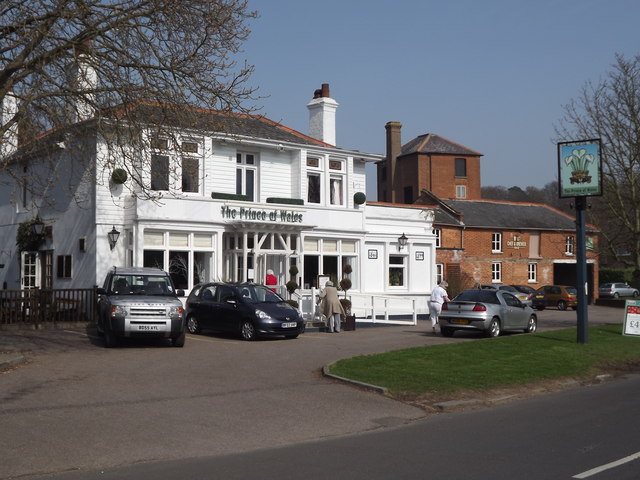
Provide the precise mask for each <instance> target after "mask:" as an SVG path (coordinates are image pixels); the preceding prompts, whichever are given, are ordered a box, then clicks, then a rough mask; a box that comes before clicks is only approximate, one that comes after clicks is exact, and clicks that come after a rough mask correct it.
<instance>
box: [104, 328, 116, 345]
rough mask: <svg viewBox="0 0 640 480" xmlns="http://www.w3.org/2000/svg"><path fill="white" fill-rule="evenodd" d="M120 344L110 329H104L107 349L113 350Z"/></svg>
mask: <svg viewBox="0 0 640 480" xmlns="http://www.w3.org/2000/svg"><path fill="white" fill-rule="evenodd" d="M117 344H118V338H117V337H116V335H115V334H114V333H113V332H112V331H111V330H109V329H108V328H105V329H104V346H105V347H107V348H113V347H115V346H116V345H117Z"/></svg>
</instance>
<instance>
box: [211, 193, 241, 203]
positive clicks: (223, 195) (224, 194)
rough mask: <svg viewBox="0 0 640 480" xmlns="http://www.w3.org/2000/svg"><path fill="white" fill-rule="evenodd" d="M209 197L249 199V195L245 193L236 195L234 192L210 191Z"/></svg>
mask: <svg viewBox="0 0 640 480" xmlns="http://www.w3.org/2000/svg"><path fill="white" fill-rule="evenodd" d="M211 198H213V199H218V200H239V201H241V202H248V201H249V197H247V196H246V195H236V194H235V193H222V192H211Z"/></svg>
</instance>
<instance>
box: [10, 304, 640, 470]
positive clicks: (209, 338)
mask: <svg viewBox="0 0 640 480" xmlns="http://www.w3.org/2000/svg"><path fill="white" fill-rule="evenodd" d="M622 318H623V313H622V310H616V309H610V308H606V307H596V306H593V307H589V321H590V324H595V323H620V322H621V321H622ZM539 319H540V328H541V329H542V330H544V329H546V328H561V327H568V326H574V325H575V321H576V313H575V312H573V311H567V312H559V311H556V310H545V311H544V312H541V313H540V314H539ZM429 330H430V325H428V323H427V322H420V323H419V324H418V325H417V326H410V327H407V326H393V327H376V328H359V329H357V330H356V331H355V332H343V333H340V334H327V333H312V332H310V333H305V334H303V335H301V336H300V337H299V338H298V339H296V340H289V341H285V340H267V341H259V342H242V341H240V340H237V339H236V338H232V337H224V336H215V335H203V336H189V337H188V339H187V344H186V346H185V347H184V348H183V349H178V348H172V347H169V346H167V345H168V344H158V343H149V342H136V343H128V344H126V345H124V346H123V347H122V348H117V349H104V348H102V343H101V340H100V339H99V338H97V337H95V336H93V335H92V331H91V330H87V331H83V330H77V329H71V330H58V331H12V332H0V351H5V352H6V351H8V350H12V351H14V352H21V353H23V354H25V355H26V356H27V358H28V359H29V363H27V364H25V365H21V366H18V367H15V368H12V369H10V370H8V371H6V372H4V373H2V374H0V386H1V388H0V451H1V452H2V461H1V462H0V478H3V479H6V478H15V477H21V478H35V477H37V476H51V475H53V474H59V473H63V472H69V471H96V472H109V471H113V469H116V468H118V467H123V466H128V465H134V464H139V463H147V464H148V462H157V461H166V460H183V459H194V458H209V457H212V456H222V455H229V454H238V453H246V452H259V451H263V450H264V449H265V448H273V447H287V448H294V447H293V446H294V445H305V444H307V443H308V442H315V441H318V440H325V441H326V440H329V439H339V438H342V437H344V436H352V435H357V434H363V433H367V432H379V431H387V430H389V431H394V430H396V429H398V428H399V427H405V426H409V425H411V426H412V425H413V424H415V423H416V422H417V423H420V421H424V420H428V419H429V417H431V416H434V415H432V414H427V413H426V412H425V411H423V410H421V409H418V408H415V407H412V406H409V405H405V404H403V403H400V402H397V401H394V400H391V399H388V398H386V397H384V396H382V395H378V394H372V393H370V392H368V391H364V390H360V389H357V388H353V387H350V386H345V385H344V384H341V383H338V382H334V381H330V380H328V379H326V378H324V377H322V375H321V368H322V366H323V365H326V364H327V363H330V362H333V361H335V360H337V359H340V358H346V357H351V356H354V355H360V354H368V353H376V352H382V351H388V350H393V349H398V348H406V347H411V346H418V345H430V344H440V343H449V342H460V341H473V340H475V339H476V338H478V337H475V336H472V335H464V336H456V337H454V338H453V339H445V338H442V337H440V336H437V337H434V336H432V335H430V334H429V333H428V331H429ZM435 417H439V416H438V415H435ZM440 417H445V416H443V415H440ZM296 448H297V447H296ZM638 450H640V448H639V449H638ZM341 455H344V454H341ZM184 478H186V477H184ZM192 478H196V477H192ZM211 478H213V477H211ZM217 478H224V476H220V477H217ZM290 478H292V477H290ZM378 478H382V477H378Z"/></svg>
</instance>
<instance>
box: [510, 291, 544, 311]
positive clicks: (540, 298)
mask: <svg viewBox="0 0 640 480" xmlns="http://www.w3.org/2000/svg"><path fill="white" fill-rule="evenodd" d="M511 286H512V287H513V288H515V289H516V290H518V291H519V292H520V293H524V294H526V295H527V298H528V300H529V302H528V303H527V305H529V306H530V307H531V308H533V309H535V310H544V309H545V307H546V306H547V301H546V300H545V298H544V295H543V294H542V293H539V292H537V291H536V289H535V288H533V287H530V286H529V285H511Z"/></svg>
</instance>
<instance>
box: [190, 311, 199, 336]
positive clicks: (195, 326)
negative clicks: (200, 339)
mask: <svg viewBox="0 0 640 480" xmlns="http://www.w3.org/2000/svg"><path fill="white" fill-rule="evenodd" d="M187 330H188V331H189V333H193V334H197V333H200V331H201V329H200V324H199V323H198V319H197V318H196V317H195V315H189V318H187Z"/></svg>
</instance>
